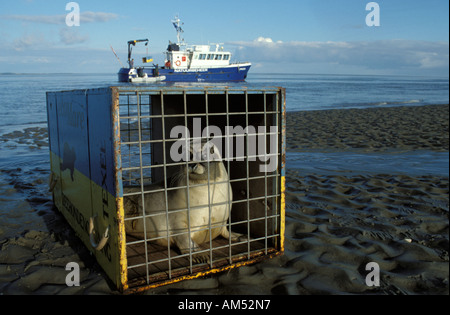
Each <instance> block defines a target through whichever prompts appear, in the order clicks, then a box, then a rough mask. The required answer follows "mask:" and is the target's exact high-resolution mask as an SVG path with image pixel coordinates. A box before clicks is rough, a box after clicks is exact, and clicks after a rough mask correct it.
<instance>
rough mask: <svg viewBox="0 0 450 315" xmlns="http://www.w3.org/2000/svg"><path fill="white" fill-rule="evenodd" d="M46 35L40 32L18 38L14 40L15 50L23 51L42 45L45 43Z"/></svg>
mask: <svg viewBox="0 0 450 315" xmlns="http://www.w3.org/2000/svg"><path fill="white" fill-rule="evenodd" d="M45 42H46V40H45V38H44V36H43V35H42V34H40V33H33V34H25V35H23V36H22V37H20V38H17V39H16V40H14V42H13V49H14V50H15V51H23V50H25V49H28V48H31V47H36V46H40V45H42V44H43V43H45Z"/></svg>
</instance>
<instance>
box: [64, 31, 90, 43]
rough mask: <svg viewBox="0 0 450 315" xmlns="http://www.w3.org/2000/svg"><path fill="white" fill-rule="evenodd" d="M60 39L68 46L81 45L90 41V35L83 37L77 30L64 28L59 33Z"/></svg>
mask: <svg viewBox="0 0 450 315" xmlns="http://www.w3.org/2000/svg"><path fill="white" fill-rule="evenodd" d="M59 38H60V40H61V42H63V43H64V44H66V45H74V44H81V43H84V42H87V41H88V40H89V35H82V34H80V33H79V32H78V30H77V29H76V28H73V27H63V28H61V30H60V31H59Z"/></svg>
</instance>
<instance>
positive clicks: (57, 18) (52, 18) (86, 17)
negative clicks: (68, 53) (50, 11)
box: [0, 11, 119, 25]
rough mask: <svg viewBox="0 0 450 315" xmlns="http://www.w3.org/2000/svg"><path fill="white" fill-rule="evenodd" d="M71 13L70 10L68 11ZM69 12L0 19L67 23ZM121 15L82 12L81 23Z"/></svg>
mask: <svg viewBox="0 0 450 315" xmlns="http://www.w3.org/2000/svg"><path fill="white" fill-rule="evenodd" d="M67 13H69V12H67ZM66 16H67V14H60V15H0V19H5V20H17V21H22V22H31V23H41V24H54V25H60V24H65V23H66ZM118 17H119V15H117V14H115V13H108V12H92V11H86V12H80V23H81V24H82V23H95V22H101V23H102V22H108V21H111V20H115V19H117V18H118Z"/></svg>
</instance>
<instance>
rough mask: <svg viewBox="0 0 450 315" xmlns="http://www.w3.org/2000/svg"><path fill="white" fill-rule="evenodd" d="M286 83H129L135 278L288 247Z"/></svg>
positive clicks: (128, 224) (124, 154)
mask: <svg viewBox="0 0 450 315" xmlns="http://www.w3.org/2000/svg"><path fill="white" fill-rule="evenodd" d="M282 95H283V94H282V93H281V92H280V90H279V89H269V90H258V91H249V90H247V89H222V90H220V89H219V90H218V89H213V90H211V89H206V88H205V89H202V88H172V89H169V88H166V89H162V90H158V89H151V88H148V89H145V88H142V89H130V90H127V89H126V88H122V89H119V116H120V117H119V119H120V141H121V143H120V148H121V160H122V184H123V192H124V193H123V197H124V210H125V229H126V232H127V239H126V254H127V263H128V281H129V283H130V284H131V285H150V284H154V283H163V282H164V283H168V282H170V281H173V280H174V279H178V278H180V277H186V276H192V275H196V274H199V273H201V272H207V271H214V270H219V269H221V268H226V267H229V266H232V265H233V264H237V263H246V262H252V261H255V260H256V259H259V258H261V257H265V256H267V255H271V254H273V253H277V252H279V251H280V249H281V247H282V240H281V232H280V230H281V226H282V221H283V220H284V218H283V217H282V209H281V207H282V206H281V191H282V187H281V186H282V182H281V181H282V159H283V155H284V152H282V147H283V146H282V141H283V137H282V130H281V121H282V114H283V113H282V101H283V100H282V99H281V98H282Z"/></svg>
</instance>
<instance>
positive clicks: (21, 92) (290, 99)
mask: <svg viewBox="0 0 450 315" xmlns="http://www.w3.org/2000/svg"><path fill="white" fill-rule="evenodd" d="M124 84H128V83H118V82H117V75H116V74H115V73H108V74H12V73H6V74H0V113H1V116H0V117H1V119H0V195H1V198H0V237H1V236H2V233H3V234H5V233H6V234H8V233H7V231H9V232H11V231H12V230H14V227H15V226H20V225H22V224H31V225H32V224H33V219H32V218H30V219H29V220H28V221H26V220H25V221H23V216H22V217H20V215H14V214H13V212H14V211H15V209H16V206H17V207H18V208H20V209H22V211H28V210H26V209H28V208H27V207H26V206H24V205H23V204H22V203H21V202H25V201H24V200H23V199H25V200H30V198H31V200H34V201H35V204H36V201H37V202H38V203H39V200H40V199H39V198H41V199H42V202H45V203H48V193H47V192H45V191H44V190H46V189H47V186H46V185H47V177H48V174H49V173H50V171H49V168H50V167H49V152H48V146H46V145H45V143H46V141H48V139H47V138H46V133H45V132H43V130H44V131H45V128H46V127H47V112H46V92H47V91H62V90H76V89H88V88H99V87H106V86H113V85H124ZM158 85H159V86H161V87H164V86H165V83H158ZM182 85H188V84H182ZM191 85H200V86H202V84H200V83H199V84H191ZM203 85H205V84H203ZM206 85H211V84H206ZM226 85H227V86H230V87H242V86H247V87H250V88H265V87H270V86H279V87H284V88H286V108H287V111H288V112H291V111H311V110H328V109H346V108H374V107H377V108H378V107H392V106H420V105H427V104H448V103H449V79H448V78H439V77H419V76H417V77H412V76H373V75H370V76H368V75H314V74H259V73H251V72H250V73H249V76H248V78H247V80H246V82H239V83H227V84H226ZM30 136H31V137H33V136H36V137H41V138H42V139H40V140H39V141H37V142H36V141H31V140H30V139H27V137H30ZM36 143H37V145H36ZM43 143H44V145H42V144H43ZM350 162H351V163H350ZM286 163H287V168H290V167H292V168H296V169H301V170H303V171H304V172H305V173H314V172H322V173H323V172H342V171H343V170H346V169H347V170H348V169H349V165H353V166H352V169H353V172H355V171H357V170H358V169H360V170H361V172H367V169H368V168H367V165H368V163H371V164H372V165H373V164H374V163H376V164H377V165H378V166H377V169H376V172H379V173H390V174H392V173H393V172H400V173H406V174H412V175H446V176H448V174H449V167H448V164H449V154H448V152H416V153H415V152H408V153H406V154H405V153H398V154H389V155H386V154H385V155H383V154H376V153H374V154H370V155H369V154H361V153H355V152H352V153H342V152H340V153H339V152H338V153H330V152H302V153H296V152H292V153H291V152H288V153H287V162H286ZM27 188H29V189H28V190H27ZM15 190H22V191H28V192H29V193H28V196H27V197H24V196H23V195H21V194H17V193H15V192H14V191H15ZM33 194H34V195H38V198H37V199H36V197H33V196H30V195H33ZM39 196H41V197H39ZM45 196H47V197H45ZM46 198H47V199H46ZM24 209H25V210H24ZM30 211H31V210H30ZM6 225H7V226H8V228H6V227H5V226H6ZM2 231H3V232H2Z"/></svg>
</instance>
